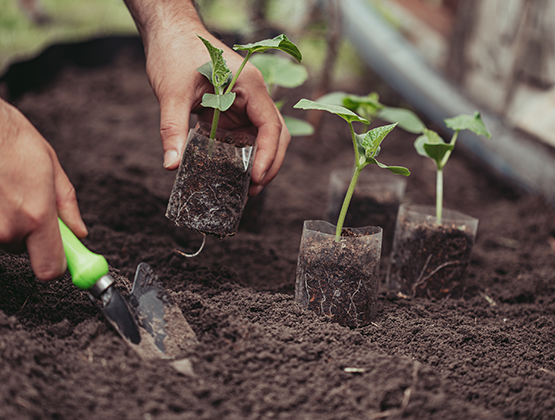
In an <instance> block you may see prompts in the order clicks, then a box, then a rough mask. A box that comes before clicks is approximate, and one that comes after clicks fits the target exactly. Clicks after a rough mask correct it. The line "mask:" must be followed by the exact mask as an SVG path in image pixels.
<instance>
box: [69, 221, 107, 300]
mask: <svg viewBox="0 0 555 420" xmlns="http://www.w3.org/2000/svg"><path fill="white" fill-rule="evenodd" d="M58 222H59V224H60V232H61V234H62V241H63V243H64V252H65V254H66V259H67V267H68V270H69V272H70V273H71V278H72V279H73V284H74V285H75V286H77V287H78V288H80V289H85V290H87V289H90V288H91V287H93V286H94V284H95V283H96V282H97V281H98V279H100V277H102V276H104V275H105V274H107V273H108V262H107V261H106V258H104V257H103V256H102V255H98V254H95V253H94V252H92V251H89V250H88V249H87V247H85V245H83V244H82V243H81V241H80V240H79V239H78V238H77V236H75V234H74V233H73V232H72V231H71V230H70V229H69V228H68V227H67V226H66V224H65V223H64V222H62V220H61V219H60V218H58Z"/></svg>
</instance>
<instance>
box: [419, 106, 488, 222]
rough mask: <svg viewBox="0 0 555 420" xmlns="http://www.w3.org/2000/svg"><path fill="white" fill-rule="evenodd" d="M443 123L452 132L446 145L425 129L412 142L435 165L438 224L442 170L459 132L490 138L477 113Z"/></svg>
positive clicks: (437, 136) (441, 200)
mask: <svg viewBox="0 0 555 420" xmlns="http://www.w3.org/2000/svg"><path fill="white" fill-rule="evenodd" d="M444 121H445V125H446V126H447V127H448V128H450V129H451V130H454V133H453V136H452V137H451V141H450V142H449V143H446V142H445V141H444V140H443V139H442V138H441V137H440V135H439V134H438V133H436V132H435V131H432V130H428V129H427V128H424V130H423V134H422V135H421V136H419V137H418V138H417V139H416V141H415V142H414V147H415V148H416V151H417V152H418V154H419V155H421V156H425V157H428V158H430V159H432V160H433V161H434V162H435V164H436V168H437V176H436V219H437V223H438V224H439V223H441V213H442V209H443V168H444V166H445V164H446V163H447V161H448V160H449V157H450V156H451V153H452V152H453V149H454V148H455V142H456V141H457V137H458V135H459V132H460V131H461V130H470V131H472V132H474V133H475V134H478V135H482V136H486V137H487V138H488V139H489V138H491V134H490V132H489V131H488V129H487V128H486V125H485V124H484V122H483V121H482V117H481V116H480V113H479V112H476V113H474V115H459V116H457V117H453V118H447V119H445V120H444Z"/></svg>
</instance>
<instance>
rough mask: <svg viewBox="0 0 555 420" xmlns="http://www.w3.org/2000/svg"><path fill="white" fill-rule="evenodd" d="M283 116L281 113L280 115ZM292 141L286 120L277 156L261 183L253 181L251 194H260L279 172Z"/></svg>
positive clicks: (252, 195)
mask: <svg viewBox="0 0 555 420" xmlns="http://www.w3.org/2000/svg"><path fill="white" fill-rule="evenodd" d="M280 117H281V115H280ZM290 142H291V134H289V130H288V129H287V127H286V126H285V122H283V126H282V131H281V134H280V137H279V144H278V149H277V152H276V154H275V158H274V160H273V162H272V165H271V166H270V169H268V171H267V172H266V174H265V176H264V177H263V178H262V179H261V181H260V183H258V184H257V183H254V182H253V183H252V184H251V186H250V188H249V195H250V196H251V197H254V196H255V195H257V194H259V193H260V192H261V191H262V189H263V188H264V187H265V186H266V185H268V184H269V183H270V182H271V181H272V180H273V179H274V178H275V177H276V175H277V174H278V172H279V170H280V168H281V166H282V164H283V161H284V160H285V154H286V152H287V148H288V147H289V143H290Z"/></svg>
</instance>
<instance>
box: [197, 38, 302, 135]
mask: <svg viewBox="0 0 555 420" xmlns="http://www.w3.org/2000/svg"><path fill="white" fill-rule="evenodd" d="M198 37H199V38H200V39H201V40H202V42H203V43H204V45H205V46H206V48H207V49H208V52H209V54H210V61H209V62H208V63H205V64H203V65H202V66H200V67H199V68H198V69H197V71H198V72H199V73H201V74H202V75H204V76H205V77H206V78H207V79H208V80H209V81H210V82H211V83H212V85H213V86H214V93H205V94H204V95H203V97H202V102H201V105H202V106H204V107H209V108H214V117H213V119H212V128H211V131H210V138H211V139H214V138H215V137H216V131H217V129H218V121H219V118H220V113H221V112H225V111H227V110H228V109H229V108H230V107H231V106H232V105H233V102H234V101H235V93H234V92H232V89H233V87H234V86H235V83H236V82H237V79H238V77H239V75H240V74H241V72H242V71H243V69H244V68H245V65H246V64H247V62H248V61H249V59H250V57H251V56H252V55H253V54H254V53H263V52H266V51H268V50H270V49H276V50H280V51H283V52H285V53H287V54H289V55H291V56H292V57H293V58H295V59H296V60H297V61H298V62H299V63H300V62H301V61H302V54H301V52H300V51H299V49H298V48H297V46H296V45H295V44H293V43H292V42H291V41H289V39H288V38H287V37H286V36H285V35H283V34H281V35H278V36H276V37H275V38H272V39H266V40H263V41H258V42H255V43H253V44H246V45H234V46H233V49H234V50H236V51H246V52H247V54H246V56H245V58H244V59H243V62H242V63H241V65H240V66H239V69H238V70H237V72H236V73H235V75H233V74H232V72H231V70H230V69H229V68H228V67H227V64H226V61H225V60H224V58H223V50H220V49H219V48H216V47H214V46H213V45H212V44H211V43H210V42H209V41H208V40H206V39H204V38H202V37H201V36H198Z"/></svg>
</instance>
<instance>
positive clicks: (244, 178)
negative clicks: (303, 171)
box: [166, 123, 255, 238]
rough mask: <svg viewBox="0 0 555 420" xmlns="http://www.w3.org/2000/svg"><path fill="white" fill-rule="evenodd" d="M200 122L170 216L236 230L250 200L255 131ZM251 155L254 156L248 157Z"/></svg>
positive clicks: (205, 229) (196, 225)
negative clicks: (212, 135)
mask: <svg viewBox="0 0 555 420" xmlns="http://www.w3.org/2000/svg"><path fill="white" fill-rule="evenodd" d="M209 130H210V125H208V124H206V123H200V124H197V126H196V127H195V129H194V130H191V132H190V133H189V137H188V139H187V146H186V148H185V151H184V153H183V158H182V160H181V164H180V165H179V169H178V170H177V175H176V178H175V182H174V185H173V188H172V191H171V194H170V198H169V203H168V208H167V210H166V217H168V218H169V219H170V220H172V221H173V222H174V223H175V224H176V225H177V226H183V227H186V228H189V229H192V230H194V231H196V232H199V233H203V234H210V235H216V236H217V237H219V238H224V237H226V236H233V235H235V233H237V229H239V223H240V221H241V216H242V215H243V210H244V207H245V204H246V202H247V198H248V197H247V195H248V190H249V183H250V169H251V166H252V155H253V154H252V152H253V144H254V141H255V139H254V137H253V136H249V135H248V134H240V133H238V134H237V135H234V133H231V132H228V131H223V130H217V133H216V138H215V139H214V140H212V141H211V140H210V132H209ZM245 156H248V158H246V157H245Z"/></svg>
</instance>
